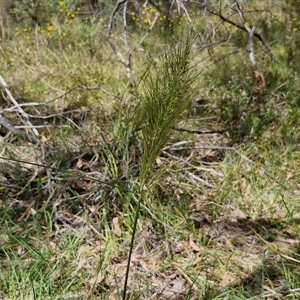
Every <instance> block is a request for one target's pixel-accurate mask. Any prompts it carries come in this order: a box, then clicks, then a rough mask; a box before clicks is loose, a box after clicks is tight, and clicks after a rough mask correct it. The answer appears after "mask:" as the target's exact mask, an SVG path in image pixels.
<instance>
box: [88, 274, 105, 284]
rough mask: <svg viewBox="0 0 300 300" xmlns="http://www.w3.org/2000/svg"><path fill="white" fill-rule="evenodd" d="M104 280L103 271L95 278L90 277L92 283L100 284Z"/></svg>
mask: <svg viewBox="0 0 300 300" xmlns="http://www.w3.org/2000/svg"><path fill="white" fill-rule="evenodd" d="M103 280H104V276H103V275H102V273H101V272H100V273H98V275H97V276H96V277H94V278H91V279H90V284H99V283H101V282H102V281H103Z"/></svg>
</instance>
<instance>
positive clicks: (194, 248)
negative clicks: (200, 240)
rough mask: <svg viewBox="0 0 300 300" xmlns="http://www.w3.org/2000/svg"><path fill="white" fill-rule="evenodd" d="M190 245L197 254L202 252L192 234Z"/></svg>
mask: <svg viewBox="0 0 300 300" xmlns="http://www.w3.org/2000/svg"><path fill="white" fill-rule="evenodd" d="M189 244H190V246H191V247H192V248H193V250H194V251H196V252H199V251H200V248H199V247H198V246H197V245H196V244H195V242H194V237H193V235H192V234H190V237H189Z"/></svg>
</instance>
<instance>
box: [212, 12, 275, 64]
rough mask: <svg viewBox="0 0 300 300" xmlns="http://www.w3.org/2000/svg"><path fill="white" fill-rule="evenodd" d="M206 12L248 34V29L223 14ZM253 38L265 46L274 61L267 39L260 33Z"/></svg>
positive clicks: (255, 33)
mask: <svg viewBox="0 0 300 300" xmlns="http://www.w3.org/2000/svg"><path fill="white" fill-rule="evenodd" d="M206 10H207V11H208V12H210V13H211V14H213V15H215V16H218V17H219V18H220V19H221V20H223V21H224V22H226V23H229V24H231V25H233V26H235V27H236V28H239V29H241V30H243V31H246V32H248V31H247V29H246V28H245V27H244V26H241V25H239V24H237V23H236V22H234V21H232V20H230V19H228V18H226V17H224V16H223V15H222V13H221V12H216V11H214V10H212V9H210V8H208V7H207V8H206ZM253 36H255V37H256V38H257V39H258V40H259V41H260V42H261V43H262V44H263V46H264V47H265V49H266V51H267V53H268V55H269V56H270V58H271V59H273V52H272V50H271V48H270V45H269V43H268V42H267V41H266V40H265V38H264V37H263V36H262V35H261V34H260V33H258V32H253Z"/></svg>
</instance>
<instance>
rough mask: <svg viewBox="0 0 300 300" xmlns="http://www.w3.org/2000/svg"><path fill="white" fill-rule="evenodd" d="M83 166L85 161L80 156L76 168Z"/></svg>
mask: <svg viewBox="0 0 300 300" xmlns="http://www.w3.org/2000/svg"><path fill="white" fill-rule="evenodd" d="M82 166H83V161H82V159H81V158H79V159H78V160H77V163H76V168H77V169H81V168H82Z"/></svg>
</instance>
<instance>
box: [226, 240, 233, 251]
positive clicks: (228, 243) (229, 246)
mask: <svg viewBox="0 0 300 300" xmlns="http://www.w3.org/2000/svg"><path fill="white" fill-rule="evenodd" d="M225 243H226V246H227V248H229V249H230V250H234V245H233V244H232V242H231V240H228V239H226V242H225Z"/></svg>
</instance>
